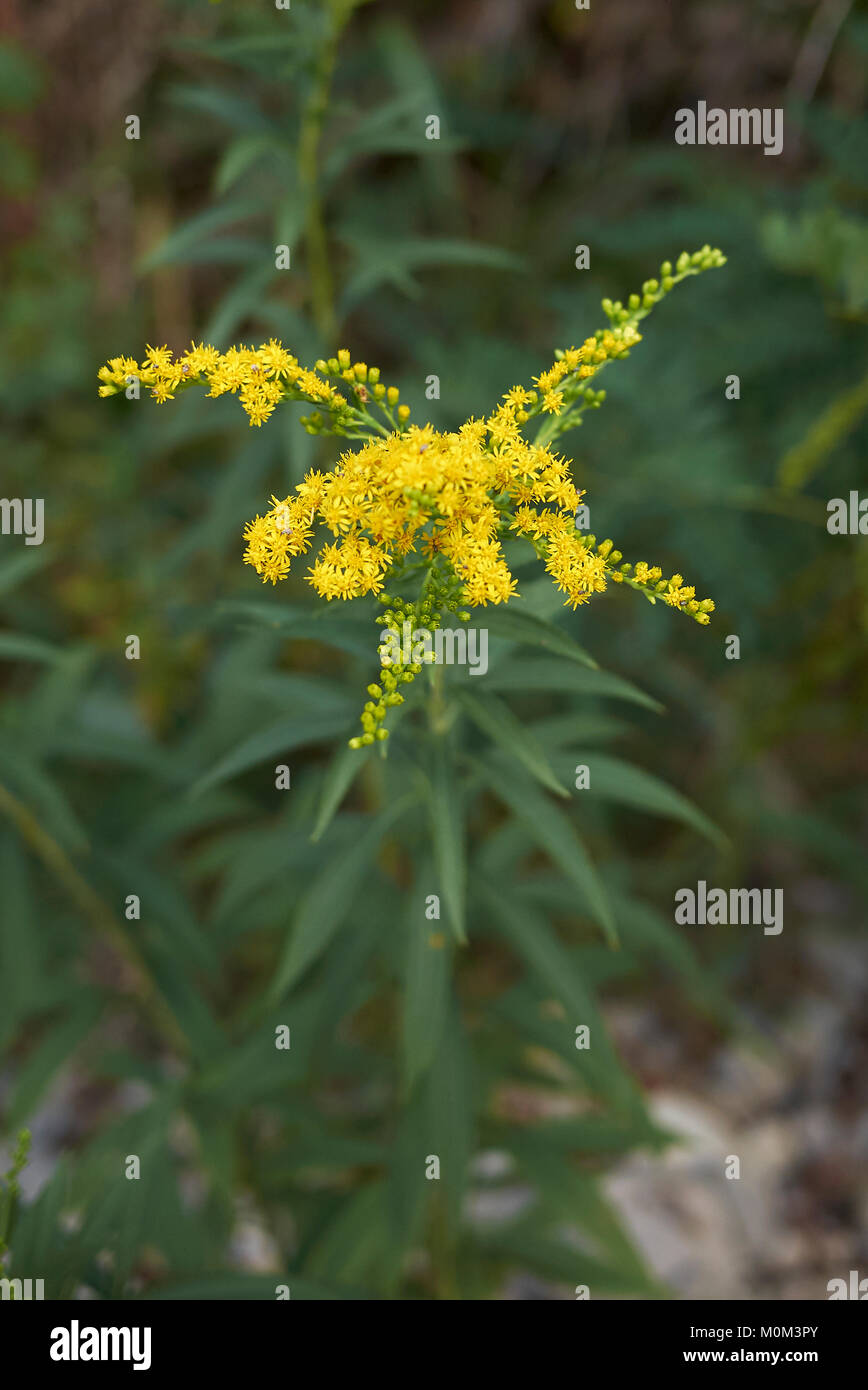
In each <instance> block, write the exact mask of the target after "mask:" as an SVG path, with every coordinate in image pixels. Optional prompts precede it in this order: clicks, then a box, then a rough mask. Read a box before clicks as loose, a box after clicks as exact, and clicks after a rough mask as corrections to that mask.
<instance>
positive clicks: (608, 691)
mask: <svg viewBox="0 0 868 1390" xmlns="http://www.w3.org/2000/svg"><path fill="white" fill-rule="evenodd" d="M485 685H486V689H487V690H501V691H510V692H512V693H515V694H520V695H523V694H530V693H532V692H534V691H545V692H547V693H548V694H552V695H554V694H565V695H594V696H599V697H601V698H609V699H612V700H629V701H631V702H632V703H633V704H636V705H644V707H645V708H646V709H652V710H655V711H657V712H659V711H660V710H662V708H663V706H662V705H661V704H659V702H658V701H657V700H654V699H652V697H651V696H650V695H646V694H645V692H644V690H639V689H638V688H637V687H636V686H635V685H631V684H630V682H629V681H625V680H622V679H621V677H620V676H613V675H611V674H610V673H609V672H608V671H591V670H586V669H585V668H583V667H581V666H579V665H578V664H577V663H576V662H567V661H556V660H551V661H549V660H542V661H518V660H516V659H514V658H513V659H511V660H510V661H504V662H502V663H499V664H498V665H497V666H495V667H494V669H493V670H491V671H489V672H488V675H487V676H486V678H485Z"/></svg>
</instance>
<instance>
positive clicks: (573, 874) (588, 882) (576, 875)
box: [482, 761, 618, 946]
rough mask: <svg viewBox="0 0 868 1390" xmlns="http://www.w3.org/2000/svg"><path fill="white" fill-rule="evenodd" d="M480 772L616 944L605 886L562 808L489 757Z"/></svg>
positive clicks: (523, 778)
mask: <svg viewBox="0 0 868 1390" xmlns="http://www.w3.org/2000/svg"><path fill="white" fill-rule="evenodd" d="M482 775H483V776H484V778H485V780H486V781H487V783H488V785H489V786H490V787H491V789H492V791H494V792H495V794H496V795H497V796H498V797H499V798H500V800H501V801H503V802H504V803H505V804H506V805H507V806H508V807H509V808H510V810H511V811H512V813H513V815H514V816H515V817H516V819H517V820H518V821H520V822H521V824H522V825H523V826H524V827H525V829H526V830H527V832H528V834H529V835H530V837H531V839H532V840H533V841H534V842H535V843H536V844H538V845H539V847H540V848H541V849H542V850H543V851H544V852H545V853H546V854H547V855H548V856H549V858H550V859H552V860H553V861H554V863H555V864H557V865H558V867H559V868H560V869H561V871H562V872H563V873H564V874H565V875H566V876H567V878H568V879H569V880H570V881H571V882H572V883H574V884H575V885H576V887H577V888H578V890H579V893H580V894H581V897H582V899H583V901H584V903H585V906H586V907H587V909H588V911H589V912H590V914H591V916H592V918H593V919H594V921H595V922H597V923H598V925H599V926H601V927H602V928H603V931H604V933H605V935H606V938H607V940H608V941H609V943H610V944H611V945H612V946H617V944H618V933H617V929H616V927H615V921H614V918H613V916H612V909H611V907H610V905H609V900H608V898H607V896H606V892H605V889H604V888H603V885H602V883H601V882H600V879H599V877H598V876H597V871H596V869H595V868H594V866H593V864H592V863H591V861H590V859H589V858H588V854H587V851H586V850H585V847H584V845H583V844H582V842H581V840H580V839H579V837H578V836H577V835H576V833H575V831H574V829H573V827H572V825H571V824H570V822H569V820H567V818H566V816H565V815H564V814H563V812H561V811H559V810H558V809H557V807H556V806H553V805H552V803H551V802H550V801H548V800H547V799H546V797H545V796H543V795H542V793H540V792H539V791H537V789H536V787H535V786H534V784H533V782H530V781H528V780H527V779H526V778H525V777H523V776H517V775H516V774H515V772H514V771H513V770H512V769H511V768H509V769H507V768H505V767H504V766H503V765H502V764H500V763H497V764H495V763H493V762H491V761H489V762H488V763H486V764H485V765H484V768H483V772H482Z"/></svg>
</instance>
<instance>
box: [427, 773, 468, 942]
mask: <svg viewBox="0 0 868 1390" xmlns="http://www.w3.org/2000/svg"><path fill="white" fill-rule="evenodd" d="M440 751H441V756H439V757H437V759H436V762H435V765H434V770H433V772H432V773H431V775H430V777H429V778H427V779H426V786H427V792H428V811H429V815H430V822H431V836H432V841H433V845H434V859H435V863H436V866H437V874H438V878H439V881H440V891H441V893H442V894H443V897H444V899H445V902H446V910H447V912H448V914H449V921H450V924H451V927H452V931H453V933H454V934H455V938H456V940H458V941H460V942H462V943H464V942H466V941H467V928H466V925H465V910H464V898H465V893H466V881H467V869H466V862H465V847H464V808H463V805H462V793H461V789H460V787H459V785H458V783H457V781H456V778H455V776H454V773H453V769H452V764H451V762H450V760H449V755H448V753H447V750H446V749H445V748H444V749H442V750H440Z"/></svg>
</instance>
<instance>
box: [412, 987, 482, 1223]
mask: <svg viewBox="0 0 868 1390" xmlns="http://www.w3.org/2000/svg"><path fill="white" fill-rule="evenodd" d="M471 1066H472V1057H471V1052H470V1048H469V1046H468V1043H467V1038H466V1036H465V1032H464V1026H463V1023H462V1020H461V1012H460V1010H459V1008H458V1004H457V1001H456V1000H455V999H454V997H453V998H451V999H450V1000H449V1001H448V1004H447V1015H446V1024H445V1027H444V1030H443V1033H442V1035H441V1040H440V1043H439V1045H438V1047H437V1050H436V1052H435V1055H434V1061H433V1064H432V1066H431V1069H430V1071H429V1073H428V1077H427V1087H428V1133H429V1136H430V1143H431V1148H430V1149H429V1150H428V1151H427V1152H429V1153H436V1154H437V1156H438V1158H439V1159H440V1181H439V1182H438V1183H436V1184H434V1186H435V1187H436V1189H437V1192H436V1198H437V1199H439V1201H440V1203H442V1222H443V1228H442V1235H441V1232H440V1229H439V1228H440V1221H439V1220H438V1221H437V1222H436V1223H435V1224H436V1226H437V1228H438V1233H437V1236H436V1237H435V1238H436V1239H437V1240H438V1241H439V1240H441V1239H445V1243H446V1244H447V1247H448V1245H449V1244H451V1243H454V1241H455V1240H456V1238H457V1234H458V1230H459V1227H460V1225H461V1218H462V1214H463V1208H464V1197H465V1193H466V1191H467V1182H468V1177H469V1171H468V1170H469V1165H470V1159H471V1155H472V1153H473V1141H474V1124H473V1115H474V1108H473V1107H474V1096H473V1076H472V1071H471ZM420 1157H421V1158H422V1159H424V1158H425V1154H422V1155H420Z"/></svg>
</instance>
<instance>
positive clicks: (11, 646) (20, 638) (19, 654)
mask: <svg viewBox="0 0 868 1390" xmlns="http://www.w3.org/2000/svg"><path fill="white" fill-rule="evenodd" d="M60 655H61V649H60V647H54V646H52V644H51V643H50V642H43V640H42V638H41V637H30V636H28V634H27V633H24V632H0V661H40V662H46V661H57V660H58V658H59V657H60Z"/></svg>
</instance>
